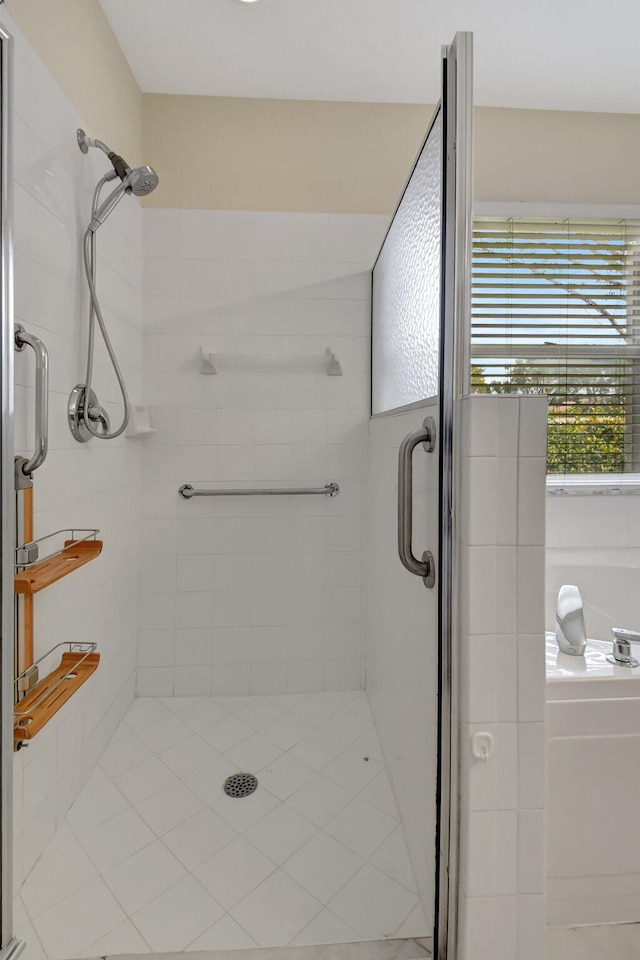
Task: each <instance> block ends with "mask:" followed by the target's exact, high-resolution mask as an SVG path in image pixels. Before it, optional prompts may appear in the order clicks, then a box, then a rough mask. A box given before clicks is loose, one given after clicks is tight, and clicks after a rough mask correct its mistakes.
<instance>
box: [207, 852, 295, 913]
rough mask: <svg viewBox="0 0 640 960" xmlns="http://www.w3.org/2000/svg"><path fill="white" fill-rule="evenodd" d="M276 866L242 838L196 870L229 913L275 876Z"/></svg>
mask: <svg viewBox="0 0 640 960" xmlns="http://www.w3.org/2000/svg"><path fill="white" fill-rule="evenodd" d="M275 869H276V867H275V864H274V863H273V862H272V861H271V860H269V859H268V858H267V857H265V855H264V854H263V853H261V852H260V851H259V850H258V849H257V848H256V847H254V846H253V844H251V843H249V842H248V840H245V839H244V837H238V839H237V840H232V841H231V843H228V844H227V846H226V847H223V849H222V850H220V851H219V852H218V853H215V854H214V855H213V856H212V857H210V859H209V860H206V861H205V862H204V863H203V864H202V865H201V866H199V867H197V868H196V869H195V870H194V876H195V878H196V880H198V881H199V882H200V883H201V884H202V886H203V887H204V888H205V890H207V891H208V892H209V893H210V894H211V896H212V897H213V898H214V899H215V900H217V901H218V903H220V904H221V905H222V906H223V907H224V908H225V910H229V909H230V907H234V906H235V905H236V903H238V902H239V901H240V900H242V899H243V897H246V896H247V894H249V893H251V891H252V890H253V889H254V888H255V887H257V886H258V884H259V883H262V881H263V880H266V878H267V877H268V876H269V874H271V873H273V871H274V870H275Z"/></svg>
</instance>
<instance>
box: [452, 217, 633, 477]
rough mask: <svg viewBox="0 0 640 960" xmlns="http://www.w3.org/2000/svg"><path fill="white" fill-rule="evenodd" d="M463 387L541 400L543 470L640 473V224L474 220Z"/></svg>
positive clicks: (567, 472)
mask: <svg viewBox="0 0 640 960" xmlns="http://www.w3.org/2000/svg"><path fill="white" fill-rule="evenodd" d="M471 338H472V339H471V355H472V370H471V387H472V390H473V392H476V393H538V394H540V393H541V394H546V395H547V396H548V397H549V440H548V447H547V464H548V466H547V469H548V473H550V474H621V473H640V221H631V220H624V221H621V220H600V219H599V220H594V219H591V220H582V219H571V220H566V219H563V220H552V219H547V218H544V219H542V218H527V219H515V218H503V217H502V218H490V217H481V218H476V220H475V221H474V230H473V297H472V320H471Z"/></svg>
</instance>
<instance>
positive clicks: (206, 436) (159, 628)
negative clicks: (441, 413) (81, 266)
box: [138, 210, 388, 696]
mask: <svg viewBox="0 0 640 960" xmlns="http://www.w3.org/2000/svg"><path fill="white" fill-rule="evenodd" d="M144 219H145V258H146V261H145V263H146V267H145V307H144V312H145V348H144V370H145V375H144V376H145V381H144V397H145V402H146V404H147V405H148V406H149V409H150V415H151V422H152V426H153V428H154V429H156V430H157V433H155V434H154V435H153V436H152V437H151V438H150V439H149V440H148V441H145V451H144V467H143V471H144V483H143V490H144V493H143V499H142V503H143V512H144V520H143V528H144V535H143V542H142V549H143V555H144V559H143V562H142V575H141V610H140V631H139V638H138V692H139V693H140V694H143V695H164V696H166V695H171V694H175V695H182V696H184V695H207V694H211V693H212V692H213V693H214V694H218V695H228V694H248V693H251V694H269V693H284V692H289V693H302V692H306V691H321V690H341V689H357V688H359V687H360V686H361V684H362V679H363V655H362V641H361V606H362V603H361V582H362V574H361V567H362V487H363V476H364V453H365V443H366V438H367V432H366V431H367V420H368V412H369V309H370V307H369V303H370V283H371V275H370V272H369V271H370V268H371V265H372V262H373V259H374V257H375V255H376V253H377V250H378V247H379V245H380V242H381V239H382V236H383V234H384V230H385V229H386V226H387V222H388V221H387V218H384V217H377V216H376V217H373V216H372V217H367V216H334V215H326V214H299V215H297V214H277V213H251V212H221V211H214V210H182V211H181V210H147V211H145V214H144ZM200 348H202V349H203V350H204V351H205V352H207V353H212V354H214V355H215V360H214V362H215V364H216V366H217V369H218V373H217V374H216V375H211V376H203V375H201V374H200V372H199V364H198V351H199V349H200ZM327 349H330V350H332V351H333V352H334V353H335V354H336V355H337V357H338V358H339V361H340V364H341V367H342V371H343V376H341V377H337V376H327V375H326V364H325V359H324V358H325V351H326V350H327ZM328 481H336V482H338V483H339V484H340V494H339V496H337V497H335V498H332V499H329V498H326V497H324V496H311V497H236V498H232V497H231V498H209V499H205V498H202V499H193V500H190V501H184V500H181V499H180V497H179V496H178V492H177V491H178V487H179V486H180V485H181V484H183V483H186V482H188V483H192V484H194V486H201V487H218V488H221V487H225V486H227V487H233V486H243V487H250V486H258V487H261V486H267V487H273V486H277V487H286V486H322V485H323V484H324V483H325V482H328Z"/></svg>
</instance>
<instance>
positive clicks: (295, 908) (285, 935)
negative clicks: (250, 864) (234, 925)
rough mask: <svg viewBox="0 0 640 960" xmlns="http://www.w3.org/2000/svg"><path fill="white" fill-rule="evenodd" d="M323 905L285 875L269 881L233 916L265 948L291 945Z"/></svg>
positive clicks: (265, 881)
mask: <svg viewBox="0 0 640 960" xmlns="http://www.w3.org/2000/svg"><path fill="white" fill-rule="evenodd" d="M321 909H322V905H321V904H320V903H319V902H318V901H317V900H316V899H315V898H314V897H312V896H311V895H310V894H308V893H307V892H306V890H303V888H302V887H301V886H300V884H299V883H296V882H295V880H292V879H291V877H288V876H287V875H286V874H285V873H283V872H282V871H278V872H277V873H273V874H272V875H271V876H270V877H267V879H266V880H264V881H263V882H262V883H261V884H260V885H259V886H258V887H256V889H255V890H253V891H252V893H250V894H249V896H248V897H245V899H244V900H241V901H240V903H239V904H237V905H236V906H235V907H234V908H233V909H232V910H231V911H230V912H231V915H232V917H233V918H234V920H236V921H237V922H238V923H239V924H240V926H241V927H242V928H243V930H246V931H247V933H248V934H249V935H250V936H251V937H253V939H254V940H255V941H256V943H258V944H260V946H263V947H269V946H281V945H282V944H287V943H289V942H290V941H291V940H292V939H293V937H295V936H296V935H297V934H298V933H300V931H301V930H302V929H303V928H304V927H306V926H307V924H308V923H309V922H310V921H311V920H312V919H313V917H314V916H316V914H318V913H319V912H320V910H321Z"/></svg>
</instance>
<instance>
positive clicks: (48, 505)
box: [2, 8, 142, 884]
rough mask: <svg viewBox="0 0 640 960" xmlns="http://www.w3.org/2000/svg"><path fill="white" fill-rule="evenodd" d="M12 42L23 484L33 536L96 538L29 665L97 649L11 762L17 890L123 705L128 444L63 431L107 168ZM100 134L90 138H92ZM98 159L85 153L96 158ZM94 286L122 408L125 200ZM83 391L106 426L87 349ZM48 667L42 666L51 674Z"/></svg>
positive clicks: (23, 49) (133, 474)
mask: <svg viewBox="0 0 640 960" xmlns="http://www.w3.org/2000/svg"><path fill="white" fill-rule="evenodd" d="M2 22H3V24H4V25H6V27H7V28H8V29H9V30H10V31H11V33H12V34H13V35H14V37H15V85H14V102H15V110H14V116H13V120H14V160H15V165H14V170H15V187H14V201H15V230H14V232H15V315H16V320H17V321H18V322H20V323H22V324H23V325H24V327H25V328H26V329H27V330H28V331H29V332H31V333H34V334H36V335H37V336H39V337H40V338H41V339H42V340H43V341H44V343H45V344H46V346H47V348H48V350H49V357H50V395H49V403H50V412H49V431H50V433H49V455H48V458H47V460H46V462H45V464H44V465H43V466H42V467H41V469H40V470H38V471H37V473H36V474H35V485H34V504H35V535H36V537H40V536H43V535H45V534H48V533H52V532H54V531H56V530H59V529H60V528H67V527H98V528H100V531H101V534H100V536H101V538H102V539H103V540H104V549H103V552H102V555H101V556H100V557H99V558H98V559H97V560H95V561H94V562H93V563H91V564H89V565H87V566H86V567H83V568H82V569H81V570H78V571H77V572H75V573H74V574H73V576H71V577H69V578H68V579H65V580H62V581H60V582H59V583H57V584H54V585H53V586H51V587H50V588H48V589H47V590H46V591H44V592H42V593H41V594H38V596H36V597H35V601H34V606H35V648H36V656H38V655H41V654H42V653H44V652H46V651H47V650H48V649H49V648H50V647H52V646H54V645H55V644H56V643H59V642H61V641H66V640H73V641H87V640H95V641H97V643H98V646H99V651H100V654H101V661H100V665H99V667H98V670H97V672H96V673H95V674H94V676H93V677H92V678H91V680H90V681H89V682H88V683H87V684H86V685H85V686H84V687H83V688H82V689H81V690H80V691H79V692H78V693H77V694H75V695H74V697H73V699H72V700H71V701H69V703H68V705H67V706H66V707H65V709H64V711H63V712H62V713H61V714H59V715H58V717H56V718H55V719H54V720H53V721H52V722H50V723H49V724H48V725H47V726H46V728H45V729H44V730H43V731H42V733H40V734H39V735H38V738H37V740H34V742H33V743H32V744H30V746H29V749H28V750H22V751H21V752H19V753H17V754H16V755H15V800H14V814H15V834H16V843H15V880H16V884H19V883H20V882H21V880H22V879H23V877H24V876H25V875H26V873H27V872H28V871H29V870H30V868H31V867H32V866H33V864H34V862H35V860H36V859H37V857H38V856H39V854H40V853H41V851H42V849H43V847H44V846H45V845H46V843H47V841H48V840H49V839H50V837H51V836H52V834H53V832H54V830H55V829H56V826H57V825H58V824H59V823H60V822H61V821H62V819H63V818H64V816H65V814H66V812H67V810H68V808H69V806H70V805H71V803H72V802H73V800H74V799H75V797H76V795H77V793H78V792H79V790H80V787H81V786H82V784H83V782H84V780H85V779H86V778H87V776H88V775H89V774H90V772H91V770H92V769H93V767H94V765H95V762H96V761H97V758H98V757H99V756H100V754H101V753H102V751H103V749H104V747H105V746H106V744H107V743H108V742H109V739H110V738H111V736H112V734H113V731H114V730H115V728H116V726H117V725H118V723H119V722H120V720H121V718H122V716H123V715H124V713H125V711H126V709H127V707H128V705H129V703H130V701H131V699H132V697H133V693H134V673H135V639H136V638H135V618H136V604H137V571H138V555H137V551H138V503H139V482H140V452H141V450H140V445H139V444H138V443H137V442H135V441H129V440H125V439H124V438H122V439H119V440H116V441H112V442H108V443H106V442H104V443H103V442H100V441H97V440H93V441H92V442H90V443H88V444H86V445H82V446H81V445H80V444H78V443H76V441H75V440H73V438H72V436H71V434H70V432H69V429H68V427H67V423H66V405H67V398H68V395H69V393H70V391H71V388H72V387H73V386H74V385H75V384H76V383H78V382H79V381H80V380H81V378H82V369H83V363H84V361H83V354H84V345H85V342H86V339H85V338H86V323H87V320H86V318H87V299H86V295H85V285H84V283H83V282H82V280H81V235H82V230H83V228H84V226H85V225H86V223H87V222H88V217H89V211H90V205H91V195H92V191H93V187H94V185H95V183H96V182H97V180H98V178H99V176H100V175H101V174H102V173H104V172H105V170H106V166H105V162H106V161H105V158H104V157H101V156H97V155H96V156H91V155H90V156H88V157H84V156H83V155H82V154H81V153H80V151H79V150H78V147H77V143H76V129H77V127H78V126H79V124H80V121H79V118H78V116H77V115H76V113H75V111H74V110H73V108H72V106H71V105H70V103H69V101H68V100H67V99H66V97H65V96H64V94H63V93H62V91H61V90H60V89H59V87H58V86H57V85H56V83H55V82H54V80H53V79H52V77H51V76H50V74H49V73H48V72H47V70H46V69H45V67H44V66H43V64H42V62H41V61H40V60H39V58H38V57H37V56H36V54H35V53H34V51H33V49H32V48H31V47H30V45H29V44H28V43H27V42H26V41H25V40H24V38H23V37H22V35H21V33H20V31H19V30H18V29H17V28H16V27H15V26H14V24H13V22H12V21H11V17H10V16H9V15H8V14H7V13H6V11H5V10H4V8H3V14H2ZM95 132H96V133H98V134H99V133H100V131H95ZM96 154H97V151H96ZM98 251H99V260H98V288H99V291H100V293H101V295H102V300H103V305H104V308H105V315H106V318H107V322H108V324H109V327H110V330H111V332H112V335H113V340H114V345H115V348H116V351H117V353H118V356H119V357H120V358H121V360H122V362H123V369H124V374H125V377H126V379H127V382H128V384H129V387H130V391H131V394H132V397H133V398H139V389H140V356H141V340H142V337H141V314H142V303H141V274H142V260H141V253H142V225H141V211H140V208H139V206H138V204H137V203H135V202H134V201H132V200H125V201H123V202H122V204H121V205H120V206H119V207H118V210H117V211H116V213H115V214H114V216H113V217H112V219H111V220H110V221H109V222H108V223H106V224H105V226H104V227H103V228H102V229H101V230H100V232H99V234H98ZM98 356H99V358H100V359H99V361H98V362H97V364H96V369H95V385H96V388H97V389H98V392H99V396H100V400H101V401H102V402H103V403H105V405H106V406H107V407H108V409H109V412H110V414H111V417H112V422H114V423H117V422H118V417H119V416H120V406H119V404H118V402H117V401H118V393H117V388H116V386H115V383H114V380H113V377H112V376H111V375H110V374H109V372H108V370H107V367H106V364H105V361H104V355H103V353H101V352H100V349H98ZM33 371H34V357H33V352H32V351H31V350H29V349H26V350H25V351H24V352H23V353H21V354H17V355H16V449H17V451H18V452H26V451H29V450H31V449H33V448H32V444H33V426H32V424H33V380H34V376H33ZM58 660H59V652H58V653H57V659H56V657H53V658H52V659H51V660H49V661H48V662H47V663H46V664H45V665H44V666H45V671H46V670H47V669H51V668H52V667H53V666H54V665H56V664H57V662H58Z"/></svg>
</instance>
